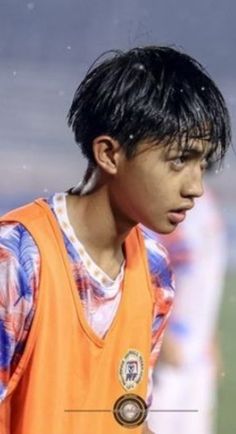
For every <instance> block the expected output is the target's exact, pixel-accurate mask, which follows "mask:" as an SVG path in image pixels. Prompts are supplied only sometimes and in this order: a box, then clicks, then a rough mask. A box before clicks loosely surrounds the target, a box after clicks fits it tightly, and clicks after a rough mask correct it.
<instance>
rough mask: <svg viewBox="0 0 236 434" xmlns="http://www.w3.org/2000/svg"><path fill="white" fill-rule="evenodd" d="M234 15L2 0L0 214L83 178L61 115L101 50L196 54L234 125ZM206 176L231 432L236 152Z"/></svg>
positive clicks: (208, 6) (235, 376)
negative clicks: (219, 225)
mask: <svg viewBox="0 0 236 434" xmlns="http://www.w3.org/2000/svg"><path fill="white" fill-rule="evenodd" d="M235 18H236V4H235V2H234V0H225V1H224V2H222V1H220V0H198V1H197V2H196V1H194V0H179V1H178V2H177V1H175V0H165V1H159V0H146V1H145V2H144V1H141V0H119V2H118V1H115V0H102V1H100V2H99V1H95V0H88V1H87V2H86V1H82V0H36V1H25V0H1V1H0V62H1V63H0V95H1V104H0V173H1V182H0V211H1V213H3V212H4V211H6V210H8V209H10V208H12V207H15V206H17V205H20V204H22V203H24V202H25V201H28V200H31V199H32V198H34V197H35V196H47V195H49V194H50V193H52V192H54V191H60V190H65V189H67V188H68V187H70V186H72V185H74V184H75V183H77V182H78V181H79V179H80V178H81V176H82V174H83V170H84V168H85V162H84V160H83V159H82V157H81V155H80V152H79V150H78V148H77V147H76V145H75V144H74V142H73V136H72V133H71V132H70V131H69V130H68V128H67V125H66V115H67V111H68V108H69V105H70V103H71V100H72V97H73V93H74V91H75V89H76V87H77V85H78V83H79V81H80V80H81V78H82V77H83V76H84V74H85V72H86V70H87V69H88V67H89V65H90V64H91V63H92V62H93V60H94V59H95V58H96V57H97V56H98V55H99V54H101V53H102V52H103V51H105V50H109V49H113V48H123V49H128V48H131V47H133V46H137V45H148V44H161V45H166V44H168V45H172V46H175V47H177V48H181V49H183V50H184V51H186V52H187V53H189V54H190V55H192V56H193V57H196V58H197V59H198V60H199V61H200V62H201V63H202V64H203V65H204V66H205V67H206V68H207V70H208V72H209V73H210V74H211V76H212V77H213V78H214V80H215V81H216V83H217V85H218V86H219V87H220V89H221V90H222V92H223V94H224V96H225V98H226V101H227V104H228V107H229V109H230V113H231V118H232V124H233V131H234V130H235V125H236V122H235V116H236V56H235V46H236V30H235ZM233 137H234V136H233ZM210 184H211V186H212V188H213V189H214V191H215V194H216V196H217V197H218V200H219V201H220V207H221V210H222V214H223V217H224V220H225V223H226V229H227V239H228V256H229V257H228V273H227V279H226V284H225V291H224V296H223V304H222V309H221V315H220V324H219V332H220V339H221V346H222V351H223V357H224V368H223V371H222V378H221V380H220V389H219V396H220V404H219V415H218V434H223V433H227V434H235V431H236V422H235V419H234V417H233V412H234V398H236V369H235V366H236V346H235V341H234V327H235V325H236V324H235V319H234V318H235V312H236V294H235V282H236V272H235V267H236V219H235V215H236V213H235V211H236V200H235V199H236V189H235V186H236V154H235V152H233V151H230V152H229V154H228V156H227V159H226V160H225V163H224V166H223V167H222V168H221V169H220V170H216V171H215V173H214V176H211V179H210ZM206 248H207V247H206ZM190 434H191V433H190ZM199 434H200V433H199Z"/></svg>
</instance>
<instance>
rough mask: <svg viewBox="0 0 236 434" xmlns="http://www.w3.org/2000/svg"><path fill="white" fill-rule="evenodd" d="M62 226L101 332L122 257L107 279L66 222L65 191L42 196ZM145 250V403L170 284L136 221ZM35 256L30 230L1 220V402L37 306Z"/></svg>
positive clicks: (164, 263) (88, 310)
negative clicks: (149, 303) (150, 298)
mask: <svg viewBox="0 0 236 434" xmlns="http://www.w3.org/2000/svg"><path fill="white" fill-rule="evenodd" d="M45 200H46V201H47V202H48V204H49V206H50V207H51V210H52V211H53V213H54V215H55V217H56V219H57V221H58V224H59V227H60V229H61V231H62V235H63V240H64V244H65V247H66V251H67V254H68V257H69V261H70V264H71V270H72V274H73V277H74V279H75V282H76V286H77V288H78V292H79V295H80V299H81V301H82V305H83V309H84V313H85V315H86V318H87V321H88V322H89V324H90V326H91V327H92V328H93V330H94V331H95V332H96V333H97V334H98V335H99V336H101V337H102V336H104V335H105V334H106V332H107V330H108V329H109V327H110V324H111V323H112V321H113V318H114V316H115V314H116V311H117V308H118V306H119V302H120V297H121V284H122V280H123V276H124V270H125V262H124V263H123V264H122V266H121V269H120V272H119V274H118V276H117V277H116V279H114V280H112V279H111V278H110V277H109V276H108V275H107V274H106V273H105V272H104V271H103V270H102V269H100V268H99V267H98V266H97V265H96V264H95V262H94V261H93V260H92V258H91V257H90V256H89V255H88V253H87V252H86V250H85V248H84V246H83V245H82V243H81V242H80V241H79V240H78V238H77V237H76V235H75V232H74V230H73V227H72V226H71V224H70V222H69V219H68V215H67V208H66V193H56V194H54V195H53V196H51V197H50V198H49V199H45ZM141 230H142V233H143V236H144V241H145V246H146V249H147V258H148V264H149V269H150V275H151V281H152V284H153V287H154V291H155V299H156V303H155V307H154V312H153V324H152V348H151V357H150V368H149V386H148V398H147V401H148V404H150V402H151V388H152V370H153V367H154V365H155V362H156V358H157V356H158V353H159V351H160V346H161V342H162V337H163V330H164V329H163V326H165V323H166V321H167V319H168V317H169V314H170V310H171V306H172V302H173V295H174V286H173V278H172V273H171V270H170V267H169V262H168V259H167V256H166V251H165V250H164V249H163V248H162V247H161V246H160V245H159V244H158V243H157V242H155V241H153V239H152V238H151V237H150V236H149V235H148V232H147V231H146V229H145V228H144V227H142V226H141ZM39 279H40V255H39V251H38V248H37V246H36V244H35V242H34V240H33V238H32V237H31V235H30V234H29V232H28V231H27V230H26V229H25V228H24V226H22V225H21V224H20V223H9V222H8V223H7V222H6V223H1V224H0V401H1V400H3V399H4V397H5V396H6V393H7V387H8V381H9V378H10V376H11V374H12V373H13V371H14V370H15V368H16V366H17V364H18V362H19V360H20V357H21V355H22V353H23V351H24V347H25V344H26V341H27V337H28V334H29V331H30V327H31V324H32V320H33V317H34V313H35V309H36V306H37V297H38V288H39Z"/></svg>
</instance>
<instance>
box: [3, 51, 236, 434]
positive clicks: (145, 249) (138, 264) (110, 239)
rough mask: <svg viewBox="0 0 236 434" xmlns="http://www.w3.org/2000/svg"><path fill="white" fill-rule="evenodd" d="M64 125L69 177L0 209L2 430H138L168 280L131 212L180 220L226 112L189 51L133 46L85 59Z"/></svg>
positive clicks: (164, 263) (26, 433)
mask: <svg viewBox="0 0 236 434" xmlns="http://www.w3.org/2000/svg"><path fill="white" fill-rule="evenodd" d="M69 125H70V126H72V129H73V131H74V134H75V140H76V142H77V143H78V144H79V145H80V146H81V149H82V151H83V153H84V155H85V156H86V157H87V159H88V169H87V172H86V174H85V176H84V179H83V181H82V183H80V184H79V185H78V186H77V187H75V188H72V189H71V190H70V191H69V192H68V193H67V194H66V193H61V194H55V195H53V196H52V197H51V198H49V199H43V200H38V201H36V202H34V203H33V204H29V205H28V206H25V207H23V208H20V209H18V210H15V211H13V212H11V213H9V214H7V215H6V216H4V217H3V218H2V224H1V287H0V288H1V295H0V302H1V311H0V312H1V323H0V324H1V358H0V363H1V365H0V368H1V371H0V372H1V381H2V383H1V399H2V404H1V406H0V415H1V421H2V422H1V425H2V426H1V428H2V431H3V432H4V434H5V433H7V434H9V433H10V434H42V433H50V434H68V433H70V434H77V433H79V434H92V433H94V432H95V433H96V434H111V433H112V434H118V433H123V432H126V431H128V429H129V428H130V426H132V427H133V432H134V433H136V434H140V433H141V432H144V433H148V432H149V430H148V427H147V425H146V424H145V423H143V421H144V419H145V415H146V405H149V404H150V401H151V398H150V397H151V376H152V367H153V365H154V363H155V361H156V358H157V355H158V353H159V349H160V345H161V340H162V336H163V331H164V328H165V326H166V322H167V318H168V316H169V313H170V307H171V305H172V300H173V282H172V277H171V273H170V270H169V265H168V260H167V258H166V254H165V251H164V250H163V249H162V248H161V247H160V246H159V245H158V244H155V243H153V241H152V239H151V238H149V237H148V236H147V235H145V232H144V231H143V230H142V227H141V226H139V223H142V224H143V225H144V226H146V227H147V228H149V229H151V230H153V231H155V232H160V233H170V232H172V231H173V230H174V229H175V227H176V226H177V225H178V223H180V222H181V221H182V220H183V219H184V217H185V213H186V211H187V210H189V209H190V208H192V207H193V205H194V199H195V198H197V197H200V196H201V195H202V193H203V188H202V175H203V171H204V168H205V167H206V164H207V161H208V159H210V158H211V157H213V156H215V155H216V156H217V157H219V158H222V157H223V156H224V154H225V151H226V149H227V147H228V145H229V141H230V126H229V117H228V112H227V109H226V107H225V103H224V100H223V97H222V95H221V94H220V92H219V90H218V89H217V87H216V86H215V84H214V83H213V81H212V80H211V79H210V78H209V77H208V75H207V74H206V72H205V71H204V70H203V68H202V67H201V66H200V65H199V64H198V63H197V62H196V61H194V60H193V59H192V58H190V57H189V56H187V55H185V54H183V53H180V52H178V51H176V50H174V49H171V48H167V47H145V48H136V49H132V50H130V51H128V52H125V53H123V52H116V53H115V55H114V56H113V57H111V58H109V59H107V60H104V61H103V62H102V63H100V64H98V65H94V66H93V67H92V69H90V71H89V72H88V74H87V75H86V77H85V79H84V80H83V81H82V83H81V84H80V86H79V87H78V89H77V91H76V93H75V97H74V100H73V103H72V106H71V108H70V111H69ZM148 386H149V387H148Z"/></svg>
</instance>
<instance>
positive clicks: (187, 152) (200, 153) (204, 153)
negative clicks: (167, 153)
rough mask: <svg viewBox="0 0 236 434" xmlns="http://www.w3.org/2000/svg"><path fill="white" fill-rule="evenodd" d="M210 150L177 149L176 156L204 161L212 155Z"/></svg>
mask: <svg viewBox="0 0 236 434" xmlns="http://www.w3.org/2000/svg"><path fill="white" fill-rule="evenodd" d="M212 152H213V151H212V148H211V147H210V149H204V148H203V149H198V148H194V147H189V148H188V147H186V148H183V149H179V150H178V151H177V153H178V154H180V155H184V156H193V157H204V158H206V159H208V158H210V157H211V155H212Z"/></svg>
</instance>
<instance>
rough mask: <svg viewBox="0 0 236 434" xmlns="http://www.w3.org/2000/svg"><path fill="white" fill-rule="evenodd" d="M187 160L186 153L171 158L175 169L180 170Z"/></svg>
mask: <svg viewBox="0 0 236 434" xmlns="http://www.w3.org/2000/svg"><path fill="white" fill-rule="evenodd" d="M186 161H187V157H186V156H184V155H180V156H179V157H175V158H173V159H171V166H172V167H173V168H174V169H175V170H180V169H182V168H183V167H184V166H185V163H186Z"/></svg>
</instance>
